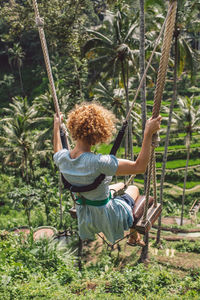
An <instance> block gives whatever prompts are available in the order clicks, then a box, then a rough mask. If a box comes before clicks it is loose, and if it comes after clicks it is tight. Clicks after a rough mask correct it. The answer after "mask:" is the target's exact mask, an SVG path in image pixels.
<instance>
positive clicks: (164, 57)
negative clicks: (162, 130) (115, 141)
mask: <svg viewBox="0 0 200 300" xmlns="http://www.w3.org/2000/svg"><path fill="white" fill-rule="evenodd" d="M169 5H170V6H169V14H168V17H167V21H166V26H165V33H164V40H163V46H162V54H161V59H160V65H159V70H158V77H157V83H156V90H155V95H154V105H153V113H152V118H153V119H154V118H157V117H158V115H159V112H160V106H161V100H162V95H163V90H164V86H165V80H166V73H167V67H168V62H169V54H170V49H171V44H172V38H173V33H174V26H175V21H176V11H177V0H170V3H169ZM157 146H158V135H157V134H154V135H153V137H152V146H151V154H150V160H149V165H148V176H147V188H146V202H145V207H144V214H143V221H142V222H143V223H145V222H146V219H147V212H148V203H149V196H150V184H151V176H152V174H153V190H154V192H153V194H154V197H155V198H154V207H156V206H157V196H156V195H157V191H156V170H155V165H156V161H155V148H156V147H157ZM153 165H154V167H153Z"/></svg>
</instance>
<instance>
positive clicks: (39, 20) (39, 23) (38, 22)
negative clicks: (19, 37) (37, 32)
mask: <svg viewBox="0 0 200 300" xmlns="http://www.w3.org/2000/svg"><path fill="white" fill-rule="evenodd" d="M35 24H36V26H37V27H41V28H43V27H44V19H43V18H40V17H36V18H35Z"/></svg>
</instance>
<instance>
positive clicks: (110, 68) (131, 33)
mask: <svg viewBox="0 0 200 300" xmlns="http://www.w3.org/2000/svg"><path fill="white" fill-rule="evenodd" d="M136 20H137V16H136V18H135V19H133V20H131V22H130V19H129V18H128V15H127V13H126V11H123V10H122V11H120V10H118V11H117V12H116V14H112V13H111V12H107V14H106V15H105V18H104V24H105V25H104V26H101V27H100V28H98V30H88V33H89V34H90V35H92V36H93V37H91V38H90V39H89V40H88V42H86V44H85V47H84V52H85V53H86V55H87V56H88V55H89V57H90V60H89V63H90V72H91V80H92V82H93V83H94V82H95V81H97V80H98V79H99V78H100V77H101V78H102V79H103V80H110V79H111V80H112V81H113V82H114V81H115V79H116V78H118V84H119V86H123V87H124V90H125V95H126V113H127V112H128V111H129V108H130V104H129V85H130V83H129V79H130V73H131V72H132V74H137V59H138V50H137V45H138V37H137V35H135V30H136V28H137V27H138V24H137V22H136ZM105 26H106V30H105ZM127 137H128V139H127V141H128V140H129V153H130V154H131V158H133V152H132V123H131V120H129V126H128V135H127ZM127 144H128V142H127ZM130 145H131V146H130ZM127 154H128V153H127Z"/></svg>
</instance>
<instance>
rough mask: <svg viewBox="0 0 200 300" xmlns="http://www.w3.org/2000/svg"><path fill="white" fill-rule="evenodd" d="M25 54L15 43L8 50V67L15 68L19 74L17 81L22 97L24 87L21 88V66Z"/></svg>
mask: <svg viewBox="0 0 200 300" xmlns="http://www.w3.org/2000/svg"><path fill="white" fill-rule="evenodd" d="M24 56H25V53H24V51H23V50H22V47H21V46H20V44H19V43H15V44H14V45H13V47H12V48H9V49H8V62H9V64H10V66H11V67H12V66H17V69H18V73H19V81H20V87H21V91H22V94H23V96H24V87H23V81H22V72H21V69H22V65H23V60H24Z"/></svg>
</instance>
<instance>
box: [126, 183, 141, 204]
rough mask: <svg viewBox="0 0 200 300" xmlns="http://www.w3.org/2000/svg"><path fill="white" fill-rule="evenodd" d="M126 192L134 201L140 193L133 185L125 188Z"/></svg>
mask: <svg viewBox="0 0 200 300" xmlns="http://www.w3.org/2000/svg"><path fill="white" fill-rule="evenodd" d="M126 193H127V194H129V195H130V196H131V197H132V198H133V199H134V200H135V201H136V199H137V198H138V197H139V195H140V193H139V189H138V187H137V186H135V185H130V186H129V187H128V188H127V190H126Z"/></svg>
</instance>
